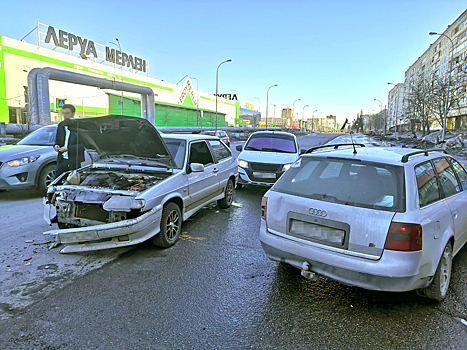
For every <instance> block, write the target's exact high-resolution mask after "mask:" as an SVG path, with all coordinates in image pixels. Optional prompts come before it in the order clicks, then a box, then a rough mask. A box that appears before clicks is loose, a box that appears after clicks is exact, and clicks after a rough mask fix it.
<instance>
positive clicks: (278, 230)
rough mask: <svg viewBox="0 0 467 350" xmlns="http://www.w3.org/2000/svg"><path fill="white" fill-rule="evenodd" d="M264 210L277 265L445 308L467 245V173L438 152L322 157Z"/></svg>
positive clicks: (324, 153)
mask: <svg viewBox="0 0 467 350" xmlns="http://www.w3.org/2000/svg"><path fill="white" fill-rule="evenodd" d="M340 146H342V145H329V146H324V147H334V148H338V147H340ZM360 146H363V145H360ZM261 206H262V210H261V212H262V214H261V215H262V220H261V228H260V235H259V238H260V241H261V243H262V246H263V249H264V250H265V252H266V254H267V255H268V257H269V258H270V259H272V260H274V261H279V262H284V263H287V264H290V265H292V266H295V267H297V268H299V269H300V270H302V275H303V276H304V277H306V278H308V279H314V278H315V276H316V275H322V276H326V277H329V278H332V279H334V280H337V281H339V282H342V283H345V284H349V285H352V286H358V287H361V288H365V289H371V290H383V291H409V290H417V292H418V293H419V294H421V295H424V296H427V297H429V298H432V299H435V300H442V299H444V298H445V296H446V293H447V291H448V288H449V281H450V277H451V264H452V258H453V257H454V256H455V255H456V254H457V253H458V252H459V251H460V249H461V248H462V247H463V246H464V244H465V243H466V241H467V173H466V171H465V170H464V168H463V167H462V165H461V164H460V163H459V162H458V161H457V160H456V159H454V158H453V157H451V156H449V155H447V154H445V153H443V152H442V151H440V150H414V149H408V148H399V147H391V148H382V147H381V148H380V147H364V148H358V150H357V147H355V148H354V147H350V148H349V147H348V146H347V148H343V149H340V148H339V149H334V150H326V149H325V148H323V146H321V147H316V148H314V149H312V152H309V153H308V154H305V155H303V156H302V157H300V158H299V159H298V160H297V161H296V162H295V163H294V164H293V165H292V166H291V168H290V169H289V170H288V171H287V172H286V173H285V174H284V175H283V176H282V177H281V178H280V179H279V180H278V181H277V182H276V184H275V185H274V186H273V187H272V188H271V189H270V190H269V191H268V192H267V193H266V194H265V195H264V197H263V199H262V203H261Z"/></svg>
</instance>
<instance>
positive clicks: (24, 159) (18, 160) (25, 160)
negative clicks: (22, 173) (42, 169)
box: [6, 156, 40, 166]
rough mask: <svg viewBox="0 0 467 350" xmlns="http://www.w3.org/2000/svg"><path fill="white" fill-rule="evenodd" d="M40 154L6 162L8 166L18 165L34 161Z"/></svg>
mask: <svg viewBox="0 0 467 350" xmlns="http://www.w3.org/2000/svg"><path fill="white" fill-rule="evenodd" d="M39 157H40V156H32V157H23V158H18V159H14V160H10V161H9V162H6V163H7V164H8V165H9V166H20V165H26V164H30V163H32V162H35V161H36V160H37V159H38V158H39Z"/></svg>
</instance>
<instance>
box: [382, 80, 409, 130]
mask: <svg viewBox="0 0 467 350" xmlns="http://www.w3.org/2000/svg"><path fill="white" fill-rule="evenodd" d="M404 87H405V85H404V83H399V84H395V85H394V87H393V88H392V89H391V90H389V93H388V116H387V123H388V127H389V129H391V130H395V127H396V125H397V130H401V125H404V124H406V123H408V121H405V120H403V119H402V117H403V115H404V113H403V108H404Z"/></svg>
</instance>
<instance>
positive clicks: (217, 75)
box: [216, 59, 232, 133]
mask: <svg viewBox="0 0 467 350" xmlns="http://www.w3.org/2000/svg"><path fill="white" fill-rule="evenodd" d="M227 62H232V60H230V59H229V60H225V61H223V62H221V63H219V65H218V66H217V70H216V133H217V94H218V92H217V88H218V86H219V80H218V77H219V67H220V66H221V65H223V64H224V63H227Z"/></svg>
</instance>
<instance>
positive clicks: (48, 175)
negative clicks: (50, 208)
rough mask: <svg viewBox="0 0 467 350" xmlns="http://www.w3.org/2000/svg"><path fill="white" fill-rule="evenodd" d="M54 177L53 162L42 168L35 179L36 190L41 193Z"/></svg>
mask: <svg viewBox="0 0 467 350" xmlns="http://www.w3.org/2000/svg"><path fill="white" fill-rule="evenodd" d="M54 179H55V164H49V165H47V166H45V167H44V169H42V171H41V174H40V175H39V179H38V180H37V190H38V191H39V192H41V193H45V192H46V191H47V186H48V185H50V183H51V182H52V181H53V180H54Z"/></svg>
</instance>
